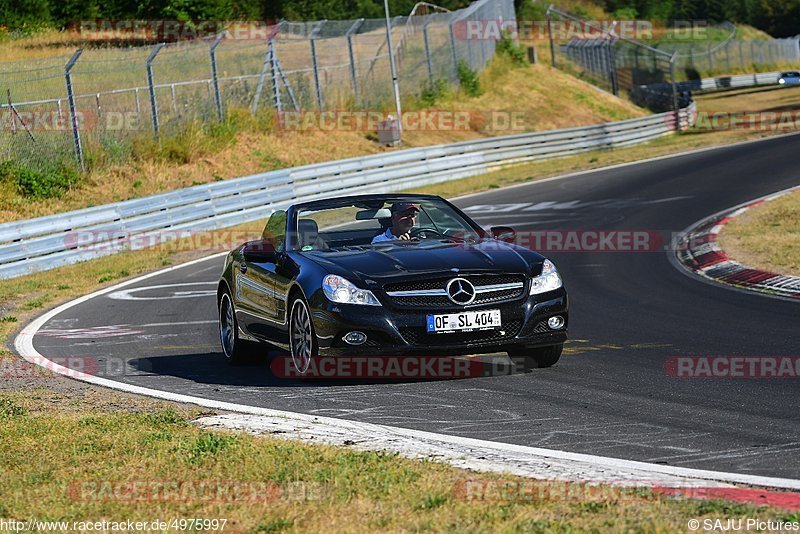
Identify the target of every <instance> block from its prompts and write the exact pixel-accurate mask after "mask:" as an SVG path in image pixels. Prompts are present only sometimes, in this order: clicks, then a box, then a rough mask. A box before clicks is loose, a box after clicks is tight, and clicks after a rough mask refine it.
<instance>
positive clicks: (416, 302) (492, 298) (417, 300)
mask: <svg viewBox="0 0 800 534" xmlns="http://www.w3.org/2000/svg"><path fill="white" fill-rule="evenodd" d="M521 294H522V288H519V289H505V290H503V291H494V292H492V293H483V294H481V295H479V296H478V297H476V298H475V300H473V301H472V302H471V303H470V304H469V305H470V306H476V305H479V304H491V303H492V302H503V301H506V300H511V299H515V298H519V297H520V295H521ZM389 298H390V299H391V300H392V302H394V303H395V304H399V305H401V306H408V307H411V308H463V306H460V305H458V304H454V303H453V301H452V300H450V299H449V298H448V297H446V296H436V295H430V296H425V295H419V296H413V297H396V296H395V297H389Z"/></svg>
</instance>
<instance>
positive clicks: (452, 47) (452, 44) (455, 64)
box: [449, 15, 461, 85]
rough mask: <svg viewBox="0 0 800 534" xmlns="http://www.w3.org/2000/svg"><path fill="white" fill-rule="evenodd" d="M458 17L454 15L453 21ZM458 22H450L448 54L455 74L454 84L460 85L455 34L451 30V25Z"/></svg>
mask: <svg viewBox="0 0 800 534" xmlns="http://www.w3.org/2000/svg"><path fill="white" fill-rule="evenodd" d="M457 16H458V15H454V16H453V18H454V19H455V18H456V17H457ZM456 22H458V21H457V20H452V21H450V24H449V27H450V52H451V55H452V56H453V70H454V71H455V73H456V82H457V83H458V84H459V85H460V84H461V79H460V78H459V77H458V52H457V51H456V32H455V30H454V29H453V25H454V24H455V23H456Z"/></svg>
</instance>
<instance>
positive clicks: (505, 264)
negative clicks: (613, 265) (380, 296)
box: [305, 240, 544, 287]
mask: <svg viewBox="0 0 800 534" xmlns="http://www.w3.org/2000/svg"><path fill="white" fill-rule="evenodd" d="M305 254H306V257H308V258H310V259H312V260H313V261H314V262H315V263H317V264H318V265H320V266H321V267H323V268H325V269H327V270H328V271H329V272H330V273H332V274H338V275H340V276H344V277H347V278H350V279H352V281H354V282H355V281H356V280H354V279H353V278H358V279H359V280H361V281H362V282H365V283H366V285H367V286H370V287H375V285H376V284H377V285H379V286H382V285H383V284H385V283H389V282H398V281H402V280H405V279H407V278H410V277H419V276H431V275H437V274H442V273H448V274H449V273H452V272H455V271H454V270H455V269H457V270H458V272H460V273H462V274H467V273H470V272H473V273H478V272H484V273H485V272H504V273H521V274H525V275H527V276H530V275H532V274H538V273H539V272H540V271H541V263H542V261H544V257H542V256H541V255H540V254H537V253H535V252H532V251H530V250H528V249H526V248H523V247H519V246H516V245H511V244H508V243H503V242H501V241H496V240H485V241H481V242H479V243H475V244H464V243H454V242H451V241H422V242H419V243H409V244H381V245H379V246H376V247H352V248H348V249H345V250H327V251H314V252H306V253H305Z"/></svg>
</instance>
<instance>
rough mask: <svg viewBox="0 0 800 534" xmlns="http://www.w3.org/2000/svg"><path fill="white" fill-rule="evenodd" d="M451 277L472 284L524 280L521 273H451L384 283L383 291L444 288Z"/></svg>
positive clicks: (506, 282) (480, 284)
mask: <svg viewBox="0 0 800 534" xmlns="http://www.w3.org/2000/svg"><path fill="white" fill-rule="evenodd" d="M453 278H466V279H467V280H469V281H470V282H472V285H474V286H476V287H477V286H488V285H494V284H512V283H514V282H523V283H524V282H525V276H524V275H521V274H478V275H469V274H468V275H459V274H456V273H453V274H451V275H449V276H447V277H446V278H436V279H432V280H427V279H426V280H411V281H409V282H396V283H393V284H386V286H384V288H383V289H384V291H420V290H425V289H444V288H445V287H447V282H449V281H450V280H452V279H453Z"/></svg>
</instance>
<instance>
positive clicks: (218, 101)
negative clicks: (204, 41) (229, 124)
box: [208, 32, 225, 122]
mask: <svg viewBox="0 0 800 534" xmlns="http://www.w3.org/2000/svg"><path fill="white" fill-rule="evenodd" d="M223 37H225V32H222V33H221V34H219V35H217V38H216V39H214V42H213V43H212V44H211V48H209V50H208V54H209V56H211V82H212V83H213V84H214V103H215V104H216V106H217V119H218V120H219V122H222V121H223V119H224V118H225V117H224V115H223V113H222V95H221V94H220V92H219V77H218V76H217V46H219V43H220V42H222V38H223Z"/></svg>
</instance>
